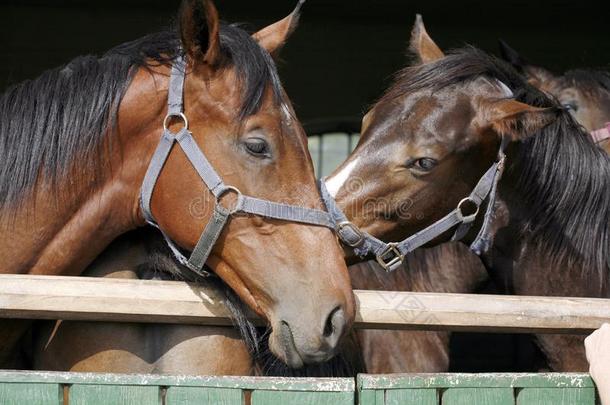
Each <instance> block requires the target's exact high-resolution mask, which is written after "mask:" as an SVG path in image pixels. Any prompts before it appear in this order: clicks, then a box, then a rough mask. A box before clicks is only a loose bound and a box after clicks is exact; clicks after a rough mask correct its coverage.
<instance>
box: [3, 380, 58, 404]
mask: <svg viewBox="0 0 610 405" xmlns="http://www.w3.org/2000/svg"><path fill="white" fill-rule="evenodd" d="M62 390H63V387H62V386H61V385H59V384H32V383H0V404H2V405H34V404H35V405H60V404H62V403H63V392H62Z"/></svg>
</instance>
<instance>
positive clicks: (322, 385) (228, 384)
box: [0, 370, 356, 392]
mask: <svg viewBox="0 0 610 405" xmlns="http://www.w3.org/2000/svg"><path fill="white" fill-rule="evenodd" d="M24 382H25V383H30V384H49V383H53V384H81V385H111V386H118V385H157V386H165V387H168V386H176V387H208V388H229V389H232V388H238V389H246V390H256V389H261V390H265V389H266V390H286V391H320V392H354V390H355V389H356V384H355V381H354V379H353V378H311V377H308V378H305V377H241V376H240V377H237V376H226V377H218V376H185V375H178V376H172V375H159V374H106V373H67V372H40V371H2V370H0V383H24Z"/></svg>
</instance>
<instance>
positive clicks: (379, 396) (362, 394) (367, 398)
mask: <svg viewBox="0 0 610 405" xmlns="http://www.w3.org/2000/svg"><path fill="white" fill-rule="evenodd" d="M358 403H359V404H366V405H384V403H385V392H384V391H383V390H359V392H358Z"/></svg>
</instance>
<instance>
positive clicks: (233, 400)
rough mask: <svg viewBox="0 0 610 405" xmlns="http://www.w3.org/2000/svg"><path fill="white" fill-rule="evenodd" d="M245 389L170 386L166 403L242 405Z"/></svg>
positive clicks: (177, 404)
mask: <svg viewBox="0 0 610 405" xmlns="http://www.w3.org/2000/svg"><path fill="white" fill-rule="evenodd" d="M243 403H244V398H243V391H242V390H241V389H237V388H233V389H231V388H204V387H168V388H167V391H166V394H165V402H164V405H186V404H197V405H242V404H243Z"/></svg>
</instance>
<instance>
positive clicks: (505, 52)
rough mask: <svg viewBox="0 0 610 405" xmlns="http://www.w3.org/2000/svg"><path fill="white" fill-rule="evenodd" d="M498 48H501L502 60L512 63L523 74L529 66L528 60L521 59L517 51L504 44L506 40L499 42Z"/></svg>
mask: <svg viewBox="0 0 610 405" xmlns="http://www.w3.org/2000/svg"><path fill="white" fill-rule="evenodd" d="M498 47H499V48H500V56H501V57H502V59H504V60H505V61H506V62H508V63H510V64H511V65H512V66H513V67H514V68H515V69H517V70H518V71H519V72H523V69H524V68H525V67H526V66H528V63H527V62H526V60H525V59H524V58H523V57H521V55H519V53H518V52H517V51H515V50H514V49H513V48H511V47H510V46H509V45H508V44H507V43H506V42H504V40H502V39H499V40H498Z"/></svg>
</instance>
